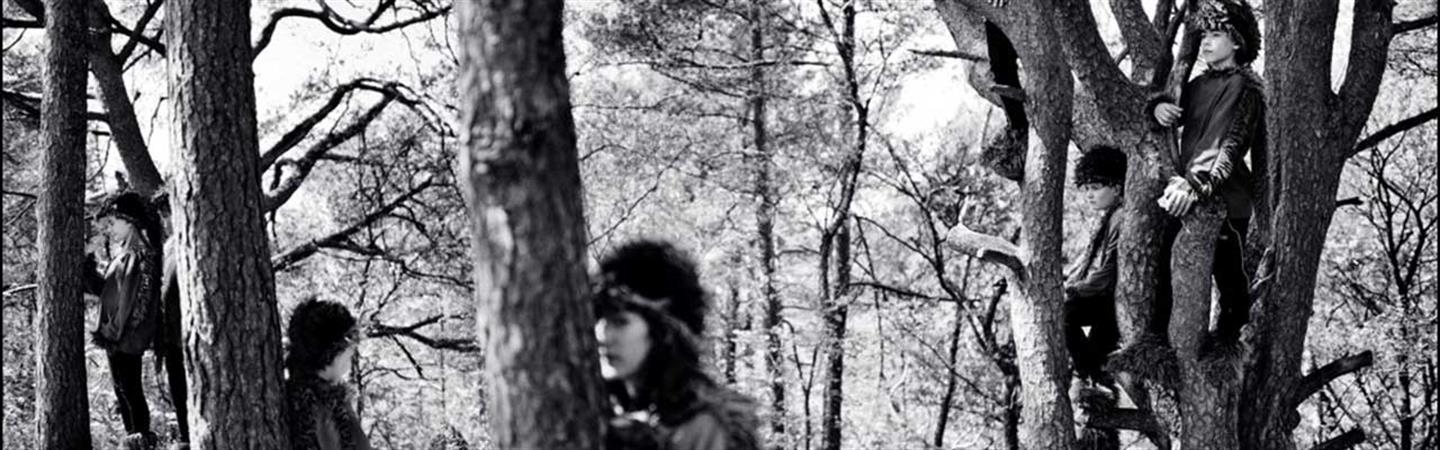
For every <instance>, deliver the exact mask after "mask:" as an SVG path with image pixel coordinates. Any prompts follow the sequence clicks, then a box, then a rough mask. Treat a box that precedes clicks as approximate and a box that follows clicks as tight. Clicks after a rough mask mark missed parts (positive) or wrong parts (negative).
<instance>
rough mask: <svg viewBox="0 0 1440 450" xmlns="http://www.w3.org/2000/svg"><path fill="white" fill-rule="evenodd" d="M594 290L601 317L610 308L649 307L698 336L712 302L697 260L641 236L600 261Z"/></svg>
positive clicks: (666, 245)
mask: <svg viewBox="0 0 1440 450" xmlns="http://www.w3.org/2000/svg"><path fill="white" fill-rule="evenodd" d="M593 288H594V291H593V292H592V300H593V301H594V302H595V307H596V311H597V313H598V314H597V317H600V316H604V314H605V313H606V312H608V311H613V310H616V309H621V310H636V309H639V310H650V311H653V312H656V313H662V314H661V315H662V316H664V318H667V319H673V320H674V321H675V322H678V323H679V324H680V325H684V327H685V328H686V329H685V330H684V331H686V332H688V333H689V334H692V335H695V336H699V335H702V334H704V333H705V313H706V311H708V310H709V308H710V305H709V303H708V301H707V299H706V297H705V289H704V288H703V287H701V286H700V275H699V274H698V273H697V272H696V270H695V263H694V262H691V260H690V258H689V257H688V256H686V255H685V254H683V253H681V252H680V250H679V249H676V248H675V246H673V245H670V244H669V243H666V242H660V241H653V240H639V241H634V242H630V243H627V244H625V245H622V246H620V248H618V249H616V250H615V251H614V252H612V253H610V254H609V255H607V256H606V257H605V258H604V259H602V260H601V261H600V273H599V274H598V276H596V280H595V283H594V286H593Z"/></svg>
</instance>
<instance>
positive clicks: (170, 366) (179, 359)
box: [162, 347, 190, 442]
mask: <svg viewBox="0 0 1440 450" xmlns="http://www.w3.org/2000/svg"><path fill="white" fill-rule="evenodd" d="M162 352H164V355H163V357H164V359H165V374H166V375H167V376H168V378H169V383H168V384H169V385H170V402H171V404H173V405H174V406H175V421H176V423H178V424H179V425H180V436H178V439H179V441H180V442H190V424H189V422H187V420H188V419H187V418H186V415H185V414H186V412H187V410H186V408H185V394H186V392H187V388H186V385H185V356H184V353H182V351H181V349H180V348H179V347H174V348H170V349H166V350H162Z"/></svg>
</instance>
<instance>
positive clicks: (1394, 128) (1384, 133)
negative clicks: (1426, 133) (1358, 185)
mask: <svg viewBox="0 0 1440 450" xmlns="http://www.w3.org/2000/svg"><path fill="white" fill-rule="evenodd" d="M1437 111H1440V108H1434V107H1432V108H1430V110H1429V111H1425V112H1423V113H1420V114H1416V115H1414V116H1412V117H1409V118H1406V119H1404V120H1401V121H1399V122H1395V123H1392V124H1390V125H1386V126H1385V127H1384V128H1381V129H1379V130H1376V131H1375V132H1374V133H1372V134H1371V135H1369V136H1366V137H1365V138H1364V139H1361V140H1360V141H1359V142H1356V143H1355V147H1354V148H1351V149H1350V154H1348V155H1345V158H1346V159H1349V158H1350V157H1353V156H1355V155H1356V154H1358V153H1360V152H1363V151H1365V150H1369V149H1370V148H1371V147H1374V146H1376V145H1380V143H1381V142H1384V141H1385V140H1386V139H1390V138H1391V137H1392V136H1395V135H1397V134H1400V133H1403V132H1405V131H1407V130H1409V129H1411V128H1415V127H1418V126H1420V125H1422V124H1424V123H1425V122H1429V121H1431V120H1435V118H1436V117H1437V116H1440V112H1437Z"/></svg>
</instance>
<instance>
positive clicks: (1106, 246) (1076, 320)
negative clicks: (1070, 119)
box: [1065, 146, 1126, 392]
mask: <svg viewBox="0 0 1440 450" xmlns="http://www.w3.org/2000/svg"><path fill="white" fill-rule="evenodd" d="M1125 167H1126V163H1125V153H1123V152H1121V151H1120V150H1119V149H1116V148H1114V147H1107V146H1097V147H1095V148H1092V149H1090V150H1089V151H1087V152H1085V154H1084V155H1082V156H1081V157H1080V161H1079V162H1078V163H1076V164H1075V186H1076V187H1079V188H1080V189H1082V190H1084V191H1085V192H1086V193H1087V195H1088V197H1089V200H1090V205H1091V206H1092V207H1094V208H1095V209H1096V210H1098V211H1100V220H1099V224H1098V225H1097V226H1096V227H1095V233H1094V235H1093V236H1092V237H1091V238H1090V243H1089V245H1088V246H1087V247H1086V248H1085V256H1084V257H1083V258H1080V259H1078V260H1076V262H1075V264H1074V265H1072V266H1071V267H1070V269H1069V270H1067V271H1066V277H1065V346H1066V347H1068V348H1069V350H1070V360H1071V361H1072V363H1073V365H1074V367H1075V377H1076V378H1078V379H1080V380H1082V381H1088V382H1090V383H1092V384H1099V385H1103V386H1106V387H1109V386H1108V385H1110V384H1111V379H1110V377H1109V376H1107V375H1106V374H1105V373H1104V372H1103V371H1102V370H1101V367H1103V366H1104V365H1105V357H1106V354H1108V353H1109V352H1110V351H1112V350H1115V348H1116V344H1117V343H1118V342H1119V340H1120V329H1119V327H1118V325H1116V322H1115V280H1116V278H1117V274H1118V271H1117V266H1118V264H1117V260H1118V258H1119V241H1120V228H1121V227H1123V226H1124V222H1125V220H1124V218H1125V216H1124V215H1122V214H1117V210H1118V209H1119V208H1120V205H1121V203H1122V202H1123V198H1124V195H1125ZM1087 326H1088V327H1090V334H1089V335H1086V334H1085V331H1084V329H1083V327H1087ZM1112 392H1113V389H1112Z"/></svg>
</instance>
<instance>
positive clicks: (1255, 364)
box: [1240, 0, 1393, 450]
mask: <svg viewBox="0 0 1440 450" xmlns="http://www.w3.org/2000/svg"><path fill="white" fill-rule="evenodd" d="M1292 3H1295V2H1293V1H1291V0H1277V1H1275V2H1270V3H1266V5H1265V11H1266V14H1265V19H1266V22H1265V27H1264V32H1265V36H1264V42H1265V45H1266V46H1267V49H1266V56H1265V67H1264V70H1265V77H1264V79H1265V100H1266V102H1265V106H1266V111H1267V113H1266V118H1265V128H1266V130H1267V132H1268V135H1267V139H1266V143H1267V144H1266V147H1267V149H1268V152H1269V154H1268V155H1267V158H1268V163H1267V165H1268V169H1269V173H1268V176H1269V180H1268V183H1269V185H1270V187H1271V192H1269V198H1270V199H1271V200H1272V201H1273V204H1271V205H1269V206H1270V207H1271V208H1273V211H1274V212H1273V214H1274V215H1273V216H1272V219H1271V220H1272V222H1271V230H1270V232H1271V234H1270V237H1269V239H1270V240H1271V246H1270V248H1272V249H1273V250H1274V252H1275V253H1274V260H1273V262H1274V264H1273V268H1274V270H1273V279H1272V280H1270V281H1269V286H1271V288H1269V289H1267V290H1266V291H1265V292H1264V293H1263V295H1262V296H1261V297H1260V298H1259V299H1258V300H1257V303H1258V304H1257V305H1256V306H1255V308H1252V311H1255V314H1252V316H1253V317H1252V319H1251V327H1253V328H1254V329H1253V330H1252V334H1253V336H1250V337H1249V338H1248V339H1249V340H1248V342H1247V344H1249V346H1250V347H1252V348H1253V350H1252V351H1251V352H1250V354H1249V355H1247V358H1246V360H1245V371H1246V373H1245V377H1246V379H1245V386H1244V391H1243V392H1242V393H1241V398H1246V399H1255V400H1254V401H1253V405H1254V407H1250V408H1246V410H1245V411H1243V414H1242V415H1241V418H1240V439H1241V441H1240V444H1241V447H1244V448H1254V449H1261V450H1267V449H1286V450H1288V449H1293V448H1294V447H1295V444H1294V440H1293V438H1292V436H1293V434H1294V430H1295V426H1296V425H1297V424H1298V423H1299V420H1300V418H1299V414H1298V413H1297V412H1296V411H1295V407H1296V405H1298V404H1299V402H1301V401H1304V400H1305V399H1304V398H1296V393H1295V388H1296V384H1297V382H1298V381H1299V380H1300V379H1301V375H1302V374H1301V373H1300V368H1301V362H1302V361H1301V355H1302V353H1303V350H1304V346H1305V335H1306V333H1307V331H1308V328H1309V318H1310V314H1311V312H1312V308H1313V304H1314V298H1315V285H1316V276H1317V274H1318V273H1319V265H1320V255H1321V253H1322V251H1323V249H1324V247H1325V239H1326V234H1327V230H1328V229H1329V227H1330V222H1331V219H1332V218H1333V217H1334V212H1335V205H1334V202H1333V201H1316V200H1315V199H1333V198H1335V194H1336V192H1337V190H1338V188H1339V185H1340V174H1341V171H1342V169H1343V167H1344V164H1345V160H1346V158H1348V157H1349V154H1350V149H1351V148H1353V147H1354V145H1355V142H1356V140H1357V139H1358V138H1359V134H1360V132H1361V131H1363V129H1364V126H1365V123H1366V121H1367V120H1368V119H1369V117H1370V112H1371V110H1372V107H1373V106H1374V101H1375V97H1376V95H1377V94H1378V92H1379V86H1380V81H1381V79H1382V76H1383V74H1384V72H1385V67H1386V63H1385V61H1386V58H1387V56H1388V53H1389V52H1388V49H1389V45H1390V39H1391V37H1392V35H1391V25H1390V22H1391V8H1392V7H1393V4H1392V3H1390V2H1370V1H1357V2H1355V5H1354V15H1353V17H1354V22H1353V29H1352V30H1350V33H1348V35H1349V36H1350V38H1351V40H1352V41H1351V43H1350V55H1349V59H1348V63H1347V65H1346V67H1345V72H1346V73H1345V76H1344V81H1343V82H1342V84H1341V86H1340V88H1339V90H1338V91H1335V90H1332V88H1331V68H1330V60H1331V58H1330V56H1331V53H1332V50H1333V45H1334V39H1335V37H1334V36H1335V23H1336V17H1337V15H1338V12H1339V11H1338V9H1339V5H1338V4H1330V3H1327V4H1318V5H1310V4H1306V5H1304V6H1301V5H1299V4H1292Z"/></svg>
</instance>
